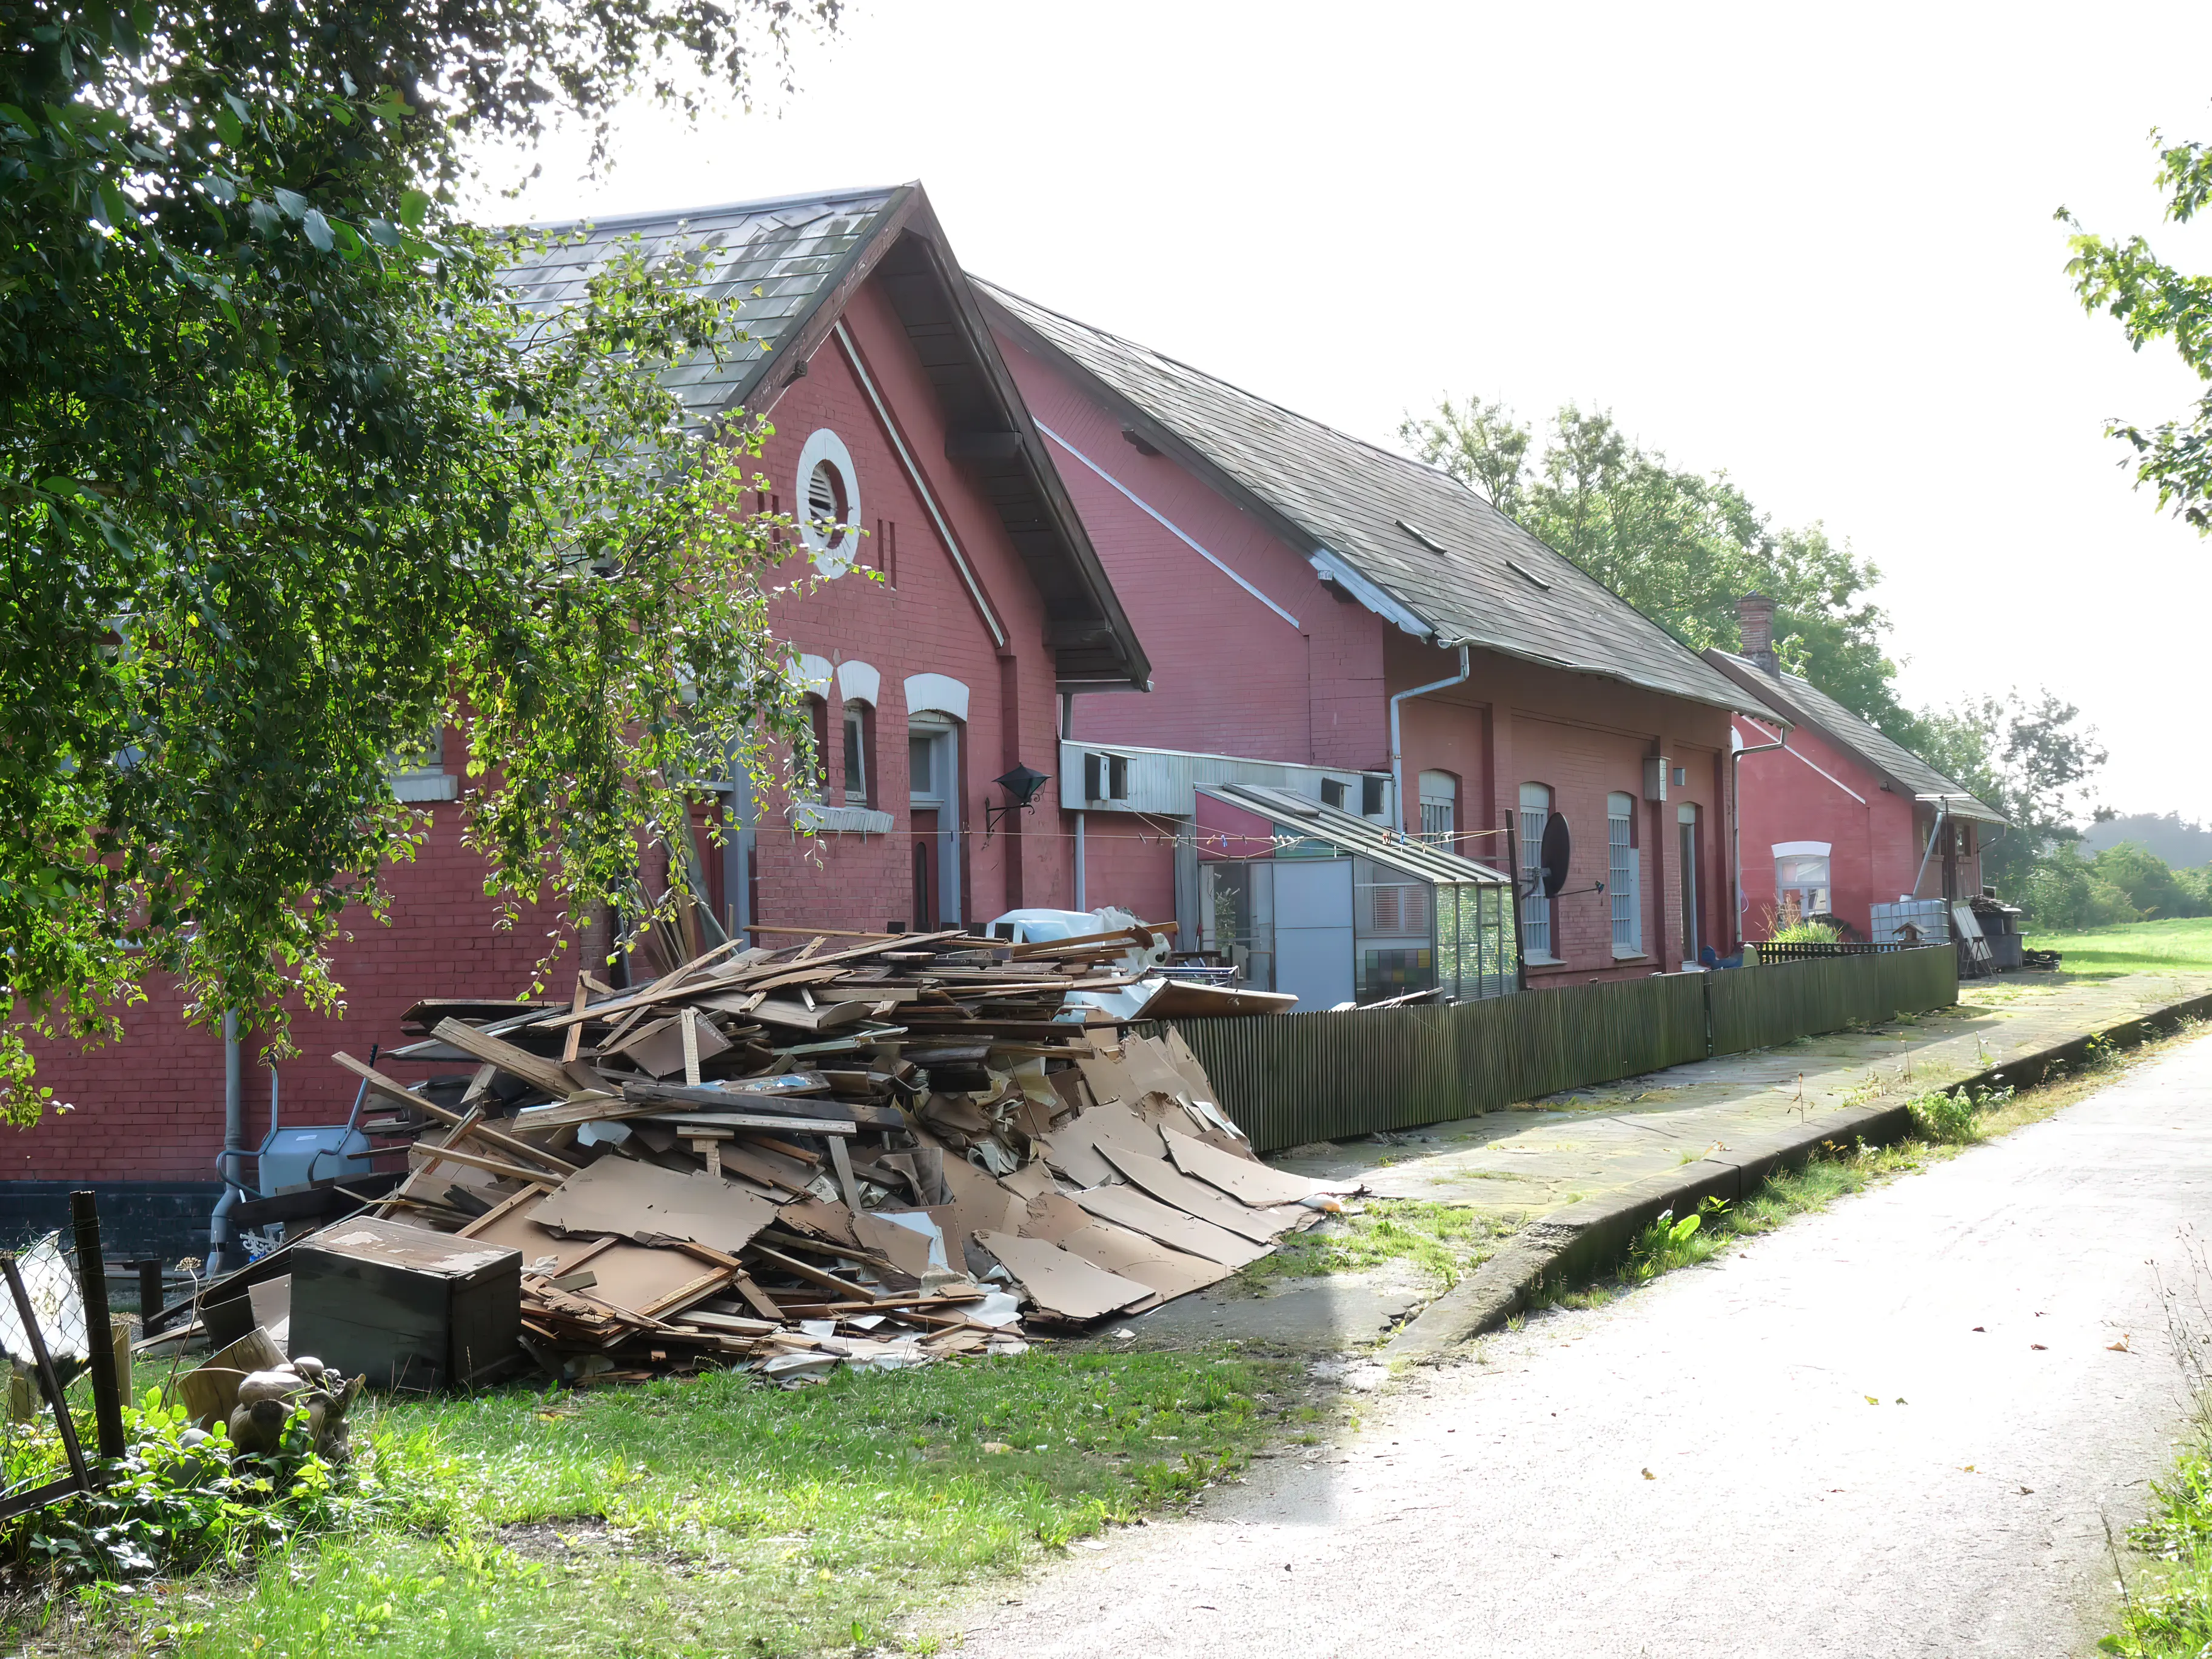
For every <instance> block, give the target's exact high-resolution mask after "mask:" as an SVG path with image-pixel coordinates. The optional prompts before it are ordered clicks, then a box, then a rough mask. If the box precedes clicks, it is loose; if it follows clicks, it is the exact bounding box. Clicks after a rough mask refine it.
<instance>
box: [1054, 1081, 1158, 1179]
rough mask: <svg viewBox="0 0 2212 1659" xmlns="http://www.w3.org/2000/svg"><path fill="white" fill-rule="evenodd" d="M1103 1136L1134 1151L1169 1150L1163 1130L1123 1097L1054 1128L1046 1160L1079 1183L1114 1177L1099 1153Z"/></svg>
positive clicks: (1109, 1166) (1094, 1107) (1110, 1168)
mask: <svg viewBox="0 0 2212 1659" xmlns="http://www.w3.org/2000/svg"><path fill="white" fill-rule="evenodd" d="M1101 1140H1115V1141H1119V1142H1120V1143H1121V1145H1122V1146H1127V1147H1128V1148H1130V1149H1131V1150H1132V1151H1145V1152H1151V1151H1155V1150H1157V1151H1162V1152H1164V1151H1165V1150H1166V1149H1165V1146H1164V1143H1163V1142H1162V1141H1161V1139H1160V1132H1159V1131H1158V1129H1156V1128H1154V1127H1152V1125H1151V1124H1149V1123H1147V1122H1146V1121H1145V1120H1144V1119H1143V1118H1142V1117H1141V1116H1139V1115H1138V1114H1137V1112H1136V1110H1135V1109H1133V1108H1132V1107H1129V1106H1125V1105H1123V1104H1122V1103H1121V1102H1119V1101H1109V1102H1107V1103H1105V1104H1104V1105H1103V1106H1093V1107H1092V1108H1091V1109H1090V1110H1089V1111H1087V1112H1085V1113H1083V1114H1082V1115H1080V1116H1078V1117H1073V1118H1070V1119H1069V1120H1068V1121H1066V1122H1065V1123H1063V1124H1061V1125H1060V1127H1058V1128H1057V1129H1054V1131H1053V1132H1052V1136H1051V1139H1050V1140H1049V1141H1048V1143H1047V1145H1048V1146H1049V1148H1050V1150H1049V1151H1048V1152H1046V1154H1045V1162H1046V1163H1047V1164H1050V1165H1051V1166H1052V1167H1053V1168H1054V1169H1055V1170H1059V1171H1060V1173H1061V1174H1062V1175H1064V1176H1066V1177H1067V1178H1068V1179H1069V1180H1070V1181H1073V1182H1075V1184H1076V1185H1077V1186H1079V1187H1096V1186H1099V1185H1101V1184H1102V1183H1103V1182H1109V1181H1111V1180H1113V1179H1114V1170H1113V1166H1112V1165H1111V1164H1108V1163H1106V1162H1105V1160H1104V1159H1103V1158H1101V1157H1100V1156H1099V1155H1098V1143H1099V1142H1100V1141H1101Z"/></svg>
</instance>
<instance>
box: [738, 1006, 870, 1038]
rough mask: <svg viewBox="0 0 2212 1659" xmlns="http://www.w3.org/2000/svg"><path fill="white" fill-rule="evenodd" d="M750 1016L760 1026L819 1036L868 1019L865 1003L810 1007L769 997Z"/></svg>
mask: <svg viewBox="0 0 2212 1659" xmlns="http://www.w3.org/2000/svg"><path fill="white" fill-rule="evenodd" d="M751 1017H752V1018H755V1019H757V1020H758V1021H759V1022H760V1023H761V1024H763V1025H775V1026H781V1027H782V1028H784V1029H785V1030H796V1031H810V1032H812V1033H814V1034H815V1035H817V1036H819V1035H821V1034H822V1033H823V1032H825V1031H835V1030H840V1029H842V1027H844V1026H848V1025H858V1024H860V1022H861V1021H862V1020H864V1019H866V1018H867V1017H868V1005H867V1004H866V1003H865V1002H831V1003H825V1004H824V1005H823V1006H821V1007H819V1008H809V1007H808V1006H806V1005H805V1003H803V1002H793V1001H791V1000H789V999H787V998H784V997H768V998H764V999H763V1000H762V1001H761V1003H760V1004H759V1006H757V1007H756V1008H754V1009H753V1011H752V1016H751Z"/></svg>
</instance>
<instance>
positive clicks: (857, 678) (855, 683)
mask: <svg viewBox="0 0 2212 1659" xmlns="http://www.w3.org/2000/svg"><path fill="white" fill-rule="evenodd" d="M883 689H884V677H883V675H882V674H881V673H880V672H878V671H877V670H876V669H875V668H874V667H872V665H869V664H867V663H864V662H857V661H856V662H841V663H839V664H838V665H837V695H838V696H841V697H842V698H843V699H844V700H845V701H846V702H864V703H866V704H867V705H868V707H869V708H874V707H875V706H876V704H877V703H878V702H879V701H881V699H882V696H883Z"/></svg>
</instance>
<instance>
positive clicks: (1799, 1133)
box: [1382, 994, 2212, 1361]
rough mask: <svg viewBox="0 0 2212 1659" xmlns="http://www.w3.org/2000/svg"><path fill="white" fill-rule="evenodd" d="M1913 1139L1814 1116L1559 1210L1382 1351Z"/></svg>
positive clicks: (1982, 1074)
mask: <svg viewBox="0 0 2212 1659" xmlns="http://www.w3.org/2000/svg"><path fill="white" fill-rule="evenodd" d="M2208 1016H2212V994H2205V995H2202V996H2194V997H2186V998H2184V999H2182V1000H2180V1001H2178V1002H2173V1003H2170V1004H2168V1005H2167V1006H2165V1007H2162V1008H2157V1009H2154V1010H2153V1011H2151V1012H2148V1013H2146V1014H2139V1015H2136V1016H2135V1017H2134V1018H2130V1019H2124V1020H2120V1021H2118V1022H2116V1023H2114V1024H2111V1025H2107V1026H2105V1027H2102V1028H2101V1029H2100V1030H2094V1031H2086V1032H2084V1033H2082V1034H2081V1036H2076V1037H2069V1038H2068V1039H2067V1040H2066V1041H2065V1042H2059V1043H2054V1044H2052V1045H2051V1047H2049V1048H2039V1049H2037V1050H2036V1051H2035V1052H2033V1054H2019V1055H2015V1057H2014V1058H2012V1059H2010V1060H2007V1061H2006V1062H2005V1063H2004V1064H2003V1065H2002V1066H1988V1067H1986V1068H1984V1070H1982V1071H1979V1072H1976V1073H1972V1075H1971V1076H1967V1077H1962V1078H1958V1079H1953V1080H1952V1081H1949V1082H1947V1083H1945V1084H1944V1085H1942V1089H1943V1091H1944V1092H1945V1093H1949V1092H1950V1091H1953V1090H1954V1089H1986V1088H1989V1087H1990V1086H1992V1085H1995V1084H1997V1083H2000V1082H2003V1083H2009V1084H2011V1085H2013V1086H2015V1088H2021V1087H2025V1088H2033V1087H2034V1086H2036V1085H2039V1084H2040V1083H2042V1082H2044V1081H2045V1079H2048V1078H2049V1077H2050V1076H2051V1073H2053V1072H2056V1071H2058V1070H2061V1069H2062V1068H2065V1067H2069V1066H2074V1065H2075V1064H2077V1063H2078V1062H2079V1061H2081V1060H2083V1059H2085V1058H2087V1055H2088V1054H2089V1051H2090V1047H2091V1045H2092V1044H2093V1043H2097V1042H2105V1043H2108V1044H2111V1045H2112V1047H2114V1048H2133V1047H2135V1046H2136V1044H2137V1043H2140V1042H2148V1040H2149V1039H2150V1038H2152V1037H2153V1036H2163V1035H2167V1034H2169V1033H2171V1032H2172V1030H2174V1029H2175V1028H2176V1027H2178V1026H2179V1024H2180V1023H2181V1022H2182V1021H2184V1020H2185V1019H2191V1018H2206V1017H2208ZM1911 1128H1912V1111H1911V1107H1910V1106H1909V1105H1907V1104H1906V1103H1904V1102H1901V1101H1900V1102H1898V1103H1894V1104H1889V1105H1877V1106H1855V1107H1847V1108H1845V1109H1843V1110H1841V1111H1835V1112H1826V1113H1822V1114H1820V1115H1808V1116H1807V1117H1806V1118H1804V1119H1803V1120H1802V1121H1801V1122H1799V1123H1796V1124H1795V1125H1791V1126H1789V1127H1784V1128H1783V1129H1780V1130H1778V1131H1773V1132H1770V1133H1766V1134H1763V1135H1760V1136H1759V1137H1756V1138H1755V1139H1752V1140H1750V1141H1748V1142H1747V1143H1746V1144H1744V1145H1741V1146H1732V1147H1729V1148H1727V1149H1725V1150H1724V1151H1723V1152H1722V1153H1720V1154H1718V1155H1716V1156H1711V1157H1706V1158H1698V1159H1695V1160H1693V1161H1692V1162H1691V1163H1688V1164H1683V1165H1682V1166H1681V1167H1680V1168H1679V1169H1674V1170H1661V1171H1659V1172H1658V1173H1657V1174H1655V1175H1649V1176H1643V1177H1642V1178H1641V1179H1639V1180H1636V1181H1632V1182H1629V1183H1628V1184H1627V1185H1626V1186H1623V1187H1619V1188H1614V1189H1613V1191H1611V1192H1608V1193H1602V1194H1599V1195H1598V1196H1597V1197H1595V1198H1586V1199H1583V1200H1582V1201H1581V1202H1579V1203H1576V1204H1570V1205H1568V1206H1566V1207H1565V1209H1561V1210H1555V1211H1553V1212H1552V1213H1551V1214H1550V1215H1547V1216H1545V1217H1543V1218H1541V1219H1540V1220H1537V1221H1533V1222H1531V1223H1529V1224H1528V1226H1526V1227H1524V1228H1522V1230H1521V1231H1519V1232H1518V1233H1516V1234H1515V1235H1514V1236H1513V1237H1511V1238H1510V1239H1509V1240H1507V1241H1506V1243H1504V1246H1503V1247H1502V1248H1501V1249H1499V1250H1498V1253H1497V1254H1496V1255H1492V1257H1490V1258H1489V1260H1487V1261H1484V1262H1482V1263H1481V1264H1480V1266H1479V1267H1476V1268H1475V1270H1474V1272H1473V1273H1469V1274H1468V1276H1467V1277H1466V1278H1464V1279H1462V1280H1461V1281H1460V1282H1459V1283H1458V1284H1457V1285H1454V1286H1453V1287H1452V1288H1451V1289H1450V1290H1449V1291H1445V1292H1444V1293H1443V1295H1442V1296H1440V1297H1437V1299H1436V1300H1435V1301H1433V1302H1431V1303H1430V1304H1429V1305H1428V1306H1427V1307H1426V1308H1425V1309H1423V1310H1421V1311H1420V1313H1419V1314H1418V1315H1416V1316H1414V1317H1413V1319H1411V1320H1409V1321H1407V1322H1406V1324H1405V1325H1404V1326H1402V1327H1401V1328H1400V1329H1399V1331H1398V1334H1396V1335H1395V1336H1394V1337H1392V1338H1391V1339H1390V1340H1389V1342H1388V1343H1387V1344H1385V1345H1384V1346H1383V1352H1382V1358H1384V1359H1385V1360H1412V1361H1420V1360H1433V1359H1438V1358H1444V1357H1446V1356H1448V1355H1449V1353H1450V1352H1451V1351H1452V1350H1453V1349H1455V1348H1457V1347H1458V1346H1460V1345H1462V1343H1465V1342H1467V1341H1468V1340H1471V1339H1473V1338H1474V1337H1477V1336H1480V1335H1481V1334H1483V1333H1485V1332H1486V1331H1492V1330H1495V1329H1497V1328H1498V1327H1499V1326H1501V1325H1503V1324H1504V1323H1505V1322H1506V1321H1507V1320H1508V1319H1510V1318H1511V1317H1512V1316H1514V1315H1515V1314H1516V1313H1519V1312H1520V1311H1522V1310H1523V1309H1524V1308H1526V1307H1527V1306H1528V1304H1529V1302H1530V1299H1531V1298H1532V1297H1534V1296H1535V1295H1537V1294H1538V1293H1541V1291H1543V1290H1544V1289H1545V1288H1546V1287H1547V1285H1553V1284H1561V1283H1564V1284H1568V1285H1572V1284H1577V1283H1581V1282H1583V1281H1584V1280H1587V1279H1591V1278H1594V1277H1595V1275H1596V1274H1597V1273H1600V1272H1601V1271H1602V1270H1603V1269H1605V1268H1606V1267H1609V1266H1611V1265H1612V1264H1613V1262H1615V1261H1619V1260H1620V1258H1621V1257H1622V1256H1624V1255H1626V1254H1627V1252H1628V1247H1629V1244H1630V1243H1631V1242H1632V1240H1633V1239H1634V1238H1635V1237H1636V1236H1637V1235H1638V1233H1640V1232H1642V1231H1644V1229H1645V1228H1646V1227H1648V1226H1650V1225H1651V1224H1652V1223H1653V1222H1654V1221H1656V1220H1657V1219H1658V1218H1659V1217H1660V1216H1661V1215H1662V1214H1663V1213H1665V1212H1668V1211H1672V1212H1674V1214H1676V1215H1682V1214H1686V1213H1687V1212H1689V1211H1690V1210H1692V1209H1694V1208H1696V1207H1697V1206H1698V1205H1699V1204H1701V1203H1702V1202H1704V1201H1705V1200H1706V1199H1708V1198H1717V1199H1720V1200H1723V1201H1724V1202H1726V1203H1729V1204H1734V1203H1736V1202H1738V1201H1740V1200H1742V1199H1744V1198H1747V1197H1748V1196H1750V1195H1751V1194H1754V1193H1756V1192H1757V1191H1758V1190H1759V1188H1760V1187H1761V1186H1762V1185H1763V1184H1765V1182H1766V1180H1767V1178H1768V1177H1769V1176H1772V1175H1774V1174H1775V1173H1777V1172H1778V1171H1779V1170H1784V1169H1791V1170H1795V1169H1802V1167H1803V1166H1804V1165H1805V1164H1807V1163H1808V1162H1809V1161H1810V1160H1811V1159H1812V1158H1813V1157H1814V1154H1815V1153H1816V1152H1819V1151H1820V1149H1821V1148H1822V1147H1823V1146H1829V1147H1833V1148H1836V1149H1838V1150H1841V1149H1843V1148H1846V1147H1849V1146H1855V1145H1857V1143H1858V1142H1860V1141H1864V1142H1865V1143H1866V1144H1867V1145H1869V1146H1881V1145H1883V1144H1884V1143H1886V1142H1888V1141H1893V1140H1901V1139H1905V1136H1906V1135H1907V1134H1909V1133H1911Z"/></svg>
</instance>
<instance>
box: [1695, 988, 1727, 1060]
mask: <svg viewBox="0 0 2212 1659" xmlns="http://www.w3.org/2000/svg"><path fill="white" fill-rule="evenodd" d="M1720 972H1721V970H1720V969H1717V968H1714V969H1707V970H1706V971H1705V972H1704V973H1702V974H1699V975H1698V1000H1699V1003H1700V1004H1702V1005H1703V1006H1704V1008H1705V1058H1706V1059H1707V1060H1711V1058H1712V1057H1713V980H1714V978H1715V977H1716V976H1717V975H1718V974H1719V973H1720Z"/></svg>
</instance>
